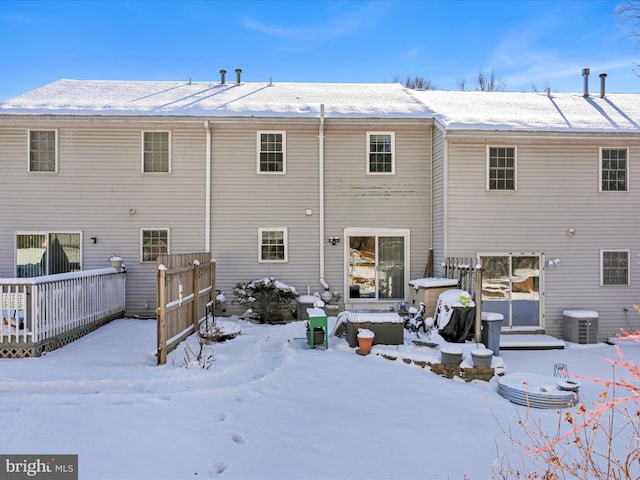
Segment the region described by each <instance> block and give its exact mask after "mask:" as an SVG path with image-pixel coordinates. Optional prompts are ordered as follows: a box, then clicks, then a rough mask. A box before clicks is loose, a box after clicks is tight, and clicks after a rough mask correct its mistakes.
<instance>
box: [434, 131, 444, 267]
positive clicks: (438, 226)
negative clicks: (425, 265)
mask: <svg viewBox="0 0 640 480" xmlns="http://www.w3.org/2000/svg"><path fill="white" fill-rule="evenodd" d="M445 148H446V142H445V139H444V134H443V132H442V130H440V129H438V128H434V129H433V181H432V183H433V220H432V225H433V234H432V235H433V275H434V276H435V277H440V276H442V275H443V272H442V262H443V261H444V257H445V255H446V251H445V239H444V235H445V225H446V222H445V218H446V202H445V195H446V191H445V190H446V189H445V162H446V155H445Z"/></svg>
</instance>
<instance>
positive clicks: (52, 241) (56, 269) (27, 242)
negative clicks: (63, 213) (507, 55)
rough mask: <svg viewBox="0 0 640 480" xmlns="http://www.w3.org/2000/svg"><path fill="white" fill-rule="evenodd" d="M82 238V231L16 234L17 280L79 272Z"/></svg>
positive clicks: (80, 268) (80, 267)
mask: <svg viewBox="0 0 640 480" xmlns="http://www.w3.org/2000/svg"><path fill="white" fill-rule="evenodd" d="M80 247H81V235H80V233H78V232H71V233H55V232H29V233H17V234H16V277H19V278H22V277H38V276H40V275H53V274H56V273H67V272H79V271H80V270H82V265H81V258H82V255H81V252H80Z"/></svg>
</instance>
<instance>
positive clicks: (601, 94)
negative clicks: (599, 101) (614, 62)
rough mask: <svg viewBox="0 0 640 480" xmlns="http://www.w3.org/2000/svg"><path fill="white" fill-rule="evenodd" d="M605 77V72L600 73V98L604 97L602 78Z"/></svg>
mask: <svg viewBox="0 0 640 480" xmlns="http://www.w3.org/2000/svg"><path fill="white" fill-rule="evenodd" d="M605 78H607V74H606V73H601V74H600V98H604V79H605Z"/></svg>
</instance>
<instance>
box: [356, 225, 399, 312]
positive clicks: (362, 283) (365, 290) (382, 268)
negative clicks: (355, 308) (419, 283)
mask: <svg viewBox="0 0 640 480" xmlns="http://www.w3.org/2000/svg"><path fill="white" fill-rule="evenodd" d="M346 245H347V252H346V255H347V269H346V270H347V281H346V285H347V295H346V298H348V299H349V300H350V301H352V300H353V301H358V300H368V301H371V300H379V301H385V300H388V301H401V300H405V292H406V287H407V286H408V282H409V281H408V278H407V274H408V272H407V270H408V268H407V267H406V266H407V258H408V232H407V231H405V230H390V231H384V232H383V231H375V230H373V231H368V230H351V231H350V230H347V235H346Z"/></svg>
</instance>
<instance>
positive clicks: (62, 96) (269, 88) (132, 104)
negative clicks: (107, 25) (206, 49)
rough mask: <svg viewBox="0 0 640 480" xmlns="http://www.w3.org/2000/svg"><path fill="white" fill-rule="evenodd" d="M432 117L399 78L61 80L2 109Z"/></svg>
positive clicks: (70, 112)
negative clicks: (338, 81)
mask: <svg viewBox="0 0 640 480" xmlns="http://www.w3.org/2000/svg"><path fill="white" fill-rule="evenodd" d="M321 104H324V105H325V115H326V116H328V117H387V118H406V117H431V115H425V107H424V105H422V104H421V103H420V102H419V101H418V100H417V99H416V98H415V97H413V96H412V95H411V94H410V93H408V92H407V90H406V89H404V88H403V87H402V86H401V85H400V84H397V83H395V84H394V83H385V84H336V83H323V84H318V83H272V84H269V83H240V84H237V83H225V84H221V83H191V84H189V83H186V82H148V81H106V80H58V81H57V82H53V83H50V84H48V85H45V86H43V87H40V88H37V89H35V90H32V91H30V92H27V93H25V94H23V95H19V96H17V97H14V98H11V99H9V100H7V101H5V102H2V103H0V114H18V115H38V114H42V115H46V114H49V115H154V116H156V115H161V116H217V117H220V116H233V117H236V116H241V117H251V116H257V117H283V116H285V117H316V118H317V117H318V116H319V112H320V105H321Z"/></svg>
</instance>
